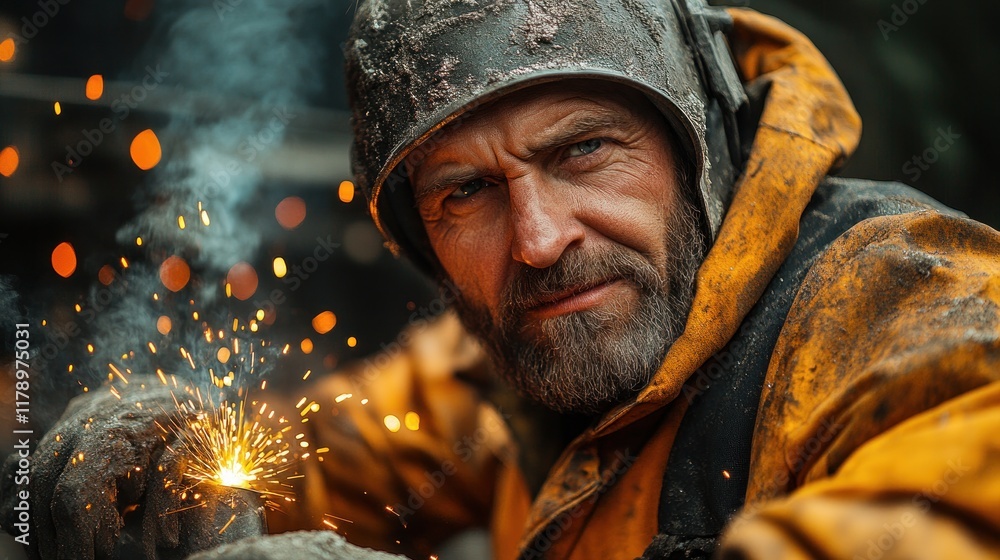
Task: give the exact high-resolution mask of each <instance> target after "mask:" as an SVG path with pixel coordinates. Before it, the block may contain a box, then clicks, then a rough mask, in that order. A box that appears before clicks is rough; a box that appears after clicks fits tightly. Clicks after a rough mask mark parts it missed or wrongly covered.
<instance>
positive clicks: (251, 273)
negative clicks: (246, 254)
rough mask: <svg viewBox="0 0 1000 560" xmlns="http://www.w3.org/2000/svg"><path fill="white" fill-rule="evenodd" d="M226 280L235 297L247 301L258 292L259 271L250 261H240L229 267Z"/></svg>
mask: <svg viewBox="0 0 1000 560" xmlns="http://www.w3.org/2000/svg"><path fill="white" fill-rule="evenodd" d="M226 282H227V283H228V284H229V286H230V288H231V289H232V292H233V297H235V298H236V299H238V300H240V301H246V300H248V299H250V298H251V297H253V295H254V294H255V293H256V292H257V271H256V270H254V268H253V266H251V265H250V264H249V263H245V262H238V263H236V264H234V265H233V267H232V268H230V269H229V274H227V275H226Z"/></svg>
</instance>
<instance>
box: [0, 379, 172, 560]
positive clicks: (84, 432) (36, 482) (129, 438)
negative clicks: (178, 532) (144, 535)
mask: <svg viewBox="0 0 1000 560" xmlns="http://www.w3.org/2000/svg"><path fill="white" fill-rule="evenodd" d="M143 382H145V384H144V385H143ZM137 403H139V404H137ZM174 408H175V407H174V401H173V397H172V396H171V394H170V390H169V389H168V388H167V387H165V386H163V385H162V384H160V382H159V381H158V380H156V379H155V378H150V379H143V378H140V377H138V376H137V377H134V378H133V379H132V382H131V383H130V384H129V385H128V386H127V388H126V389H125V390H124V391H122V392H121V398H120V399H119V398H117V397H115V396H114V395H112V394H110V392H104V391H100V392H95V393H90V394H86V395H81V396H79V397H77V398H75V399H73V400H72V401H71V402H70V404H69V406H68V407H67V409H66V412H65V413H63V416H62V418H60V419H59V421H58V422H57V423H56V425H55V427H53V428H52V430H51V431H49V433H47V434H46V435H45V436H44V437H43V438H42V440H41V441H40V442H39V443H38V447H37V449H35V452H34V453H32V455H31V469H30V475H29V476H30V481H29V483H28V490H29V496H30V499H29V503H30V505H31V510H30V511H31V526H32V531H31V538H30V544H29V546H28V554H29V555H30V556H31V557H32V558H58V559H60V560H62V559H83V560H92V559H101V558H113V557H114V556H115V547H116V543H117V542H118V540H119V536H120V533H121V530H122V527H123V525H124V521H123V517H124V515H125V514H126V513H127V512H130V511H133V510H135V509H136V507H135V506H136V505H137V504H139V502H140V499H141V498H142V497H143V495H144V493H145V492H146V490H147V487H148V484H149V481H150V479H151V478H155V479H157V482H158V484H161V485H162V484H163V476H164V473H163V472H160V471H159V470H158V469H157V468H156V465H157V464H158V463H159V461H160V460H161V458H162V455H163V450H164V448H165V440H164V436H165V434H164V432H163V430H162V429H161V428H160V427H158V426H157V424H156V423H157V422H159V423H160V425H161V426H166V425H167V423H168V422H169V418H170V416H171V415H170V413H169V412H170V411H173V410H174ZM18 459H19V457H18V456H17V455H16V454H12V455H11V456H10V457H8V458H7V460H6V462H5V463H4V465H3V470H2V476H0V496H2V501H0V524H2V526H3V528H4V529H5V530H6V531H8V532H12V531H13V530H14V527H13V524H14V523H15V522H16V514H17V512H16V511H14V509H13V508H14V506H15V505H16V504H17V502H18V500H17V494H18V492H19V491H20V490H24V489H25V488H24V487H23V486H21V487H18V486H16V485H15V484H14V472H15V471H16V470H17V463H18ZM164 471H166V469H164ZM153 521H155V522H151V523H150V527H149V530H152V531H154V534H153V537H155V535H156V534H158V533H159V531H160V530H161V529H162V530H164V534H168V533H167V532H166V525H168V524H171V523H174V522H176V521H178V520H177V519H174V518H171V517H170V516H159V517H158V518H157V519H155V520H153ZM144 529H145V527H144Z"/></svg>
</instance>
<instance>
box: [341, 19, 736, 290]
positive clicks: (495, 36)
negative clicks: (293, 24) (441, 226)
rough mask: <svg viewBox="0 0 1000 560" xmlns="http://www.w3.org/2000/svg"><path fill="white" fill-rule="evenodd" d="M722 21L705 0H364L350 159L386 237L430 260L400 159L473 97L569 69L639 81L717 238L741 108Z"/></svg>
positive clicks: (422, 262) (428, 144)
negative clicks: (675, 143) (679, 152)
mask: <svg viewBox="0 0 1000 560" xmlns="http://www.w3.org/2000/svg"><path fill="white" fill-rule="evenodd" d="M729 25H731V20H730V18H729V16H728V14H727V13H726V12H725V11H724V10H723V9H721V8H716V7H710V6H707V5H706V4H705V2H704V0H495V1H490V0H480V1H469V0H370V1H367V2H362V3H361V4H360V5H359V6H358V9H357V12H356V15H355V19H354V23H353V25H352V27H351V32H350V35H349V37H348V40H347V43H346V45H345V56H346V59H347V81H348V88H349V98H350V102H351V108H352V112H353V126H354V144H353V146H352V153H351V158H352V165H353V170H354V174H355V181H356V183H357V185H358V186H359V187H360V188H361V189H362V191H363V192H364V193H365V195H366V197H367V199H368V203H369V210H370V212H371V215H372V218H373V219H374V221H375V224H376V225H377V226H378V228H379V230H380V231H381V232H382V235H383V236H384V237H385V239H386V241H387V245H388V246H389V248H390V249H392V251H393V252H394V253H395V254H397V255H399V254H406V255H407V256H408V257H409V258H410V259H411V260H412V261H413V262H414V263H415V264H416V265H417V266H418V267H419V268H421V269H423V270H424V271H425V272H428V273H430V274H432V275H433V274H435V273H438V272H439V264H438V261H437V258H436V257H435V255H434V253H433V251H432V250H431V248H430V245H429V242H428V239H427V234H426V230H425V229H424V225H423V223H422V221H421V219H420V216H419V214H418V213H417V211H416V208H415V202H414V197H413V192H412V189H411V187H410V182H409V178H408V177H407V171H406V166H405V165H401V162H402V161H403V160H404V159H405V158H407V157H412V158H414V159H416V160H419V157H420V154H421V153H427V151H429V150H430V149H432V148H433V146H434V143H435V138H440V136H436V134H447V131H448V130H451V129H452V128H453V127H454V126H456V125H457V124H458V123H460V122H461V120H462V119H463V118H464V116H467V115H469V114H471V112H472V111H474V110H475V109H476V108H477V107H480V106H482V105H484V104H486V103H489V102H491V101H493V100H496V99H497V98H499V97H500V96H503V95H506V94H508V93H510V92H513V91H515V90H518V89H521V88H525V87H529V86H533V85H536V84H541V83H545V82H551V81H555V80H563V79H567V78H587V79H595V80H603V81H609V82H615V83H619V84H622V85H624V86H628V87H631V88H634V89H636V90H638V91H640V92H642V93H644V94H645V95H646V96H647V97H648V98H649V99H650V101H651V102H652V103H653V104H654V105H655V106H656V107H657V108H658V109H659V110H660V111H661V112H662V113H663V115H664V116H665V117H666V120H667V122H668V123H669V125H670V126H672V127H673V129H674V132H675V133H676V135H677V137H678V138H679V139H680V144H681V146H682V148H683V149H684V150H685V152H686V153H685V154H684V156H685V157H686V158H687V161H689V162H690V169H691V170H692V171H693V178H692V179H691V181H692V184H691V188H693V189H695V190H696V195H695V196H694V198H695V199H696V201H697V202H698V204H699V205H700V207H701V210H702V217H703V220H702V221H703V227H704V229H705V233H706V234H707V235H708V238H709V239H714V237H715V234H716V233H717V231H718V229H719V226H720V224H721V222H722V217H723V213H724V211H725V206H726V204H727V202H728V199H729V195H730V190H731V188H732V184H733V182H734V181H735V178H736V176H737V175H738V174H739V169H740V168H741V166H742V162H741V161H740V154H741V150H740V140H739V137H738V127H737V118H736V115H737V112H738V111H739V110H740V108H741V107H743V106H744V105H745V104H746V101H747V99H746V94H745V92H744V90H743V87H742V84H741V83H740V80H739V77H738V75H737V73H736V70H735V67H734V65H733V61H732V57H731V55H730V53H729V49H728V47H727V45H726V42H725V38H724V32H725V30H726V29H728V26H729ZM449 125H450V126H449ZM446 126H447V127H448V128H447V129H445V130H442V129H443V128H445V127H446Z"/></svg>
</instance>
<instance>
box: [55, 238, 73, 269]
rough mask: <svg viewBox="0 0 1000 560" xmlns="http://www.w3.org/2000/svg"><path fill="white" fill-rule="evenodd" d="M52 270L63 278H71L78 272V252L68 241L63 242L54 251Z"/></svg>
mask: <svg viewBox="0 0 1000 560" xmlns="http://www.w3.org/2000/svg"><path fill="white" fill-rule="evenodd" d="M52 270H55V271H56V274H58V275H59V276H62V277H63V278H69V277H70V276H72V275H73V273H74V272H76V251H75V250H73V246H72V245H70V244H69V242H68V241H63V242H62V243H60V244H59V245H56V248H55V249H53V250H52Z"/></svg>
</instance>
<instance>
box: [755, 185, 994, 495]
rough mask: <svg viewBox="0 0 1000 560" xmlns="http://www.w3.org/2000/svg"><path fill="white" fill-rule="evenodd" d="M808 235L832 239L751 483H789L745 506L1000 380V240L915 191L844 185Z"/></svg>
mask: <svg viewBox="0 0 1000 560" xmlns="http://www.w3.org/2000/svg"><path fill="white" fill-rule="evenodd" d="M831 224H839V225H838V226H837V227H834V226H832V225H831ZM844 226H847V227H846V230H844V231H842V233H839V234H836V230H843V229H844ZM802 228H803V232H802V235H803V236H806V237H808V236H810V235H812V236H820V237H822V236H824V235H826V234H829V235H833V234H836V237H835V238H834V239H833V240H832V241H831V242H830V243H829V244H826V245H825V247H823V249H822V250H820V251H819V252H818V253H817V254H816V255H815V262H814V263H812V264H811V266H810V267H809V270H808V273H807V274H806V275H805V278H804V279H803V281H802V283H801V285H800V286H799V288H798V291H797V293H796V296H795V299H794V302H793V304H792V307H791V309H790V311H789V313H788V316H787V318H786V320H785V322H784V325H783V326H782V329H781V333H780V336H779V339H778V342H777V344H776V345H775V349H774V352H773V354H772V356H771V360H770V364H769V366H768V373H767V383H766V385H765V387H766V388H765V390H764V392H763V394H762V399H761V405H760V410H759V414H758V419H757V429H756V431H757V433H756V436H755V443H754V451H753V459H752V461H753V464H754V469H755V470H757V472H758V474H759V473H768V472H769V473H775V472H778V473H784V475H785V476H784V477H780V478H779V480H783V481H787V483H786V484H781V485H773V484H772V485H771V486H770V487H766V485H762V484H761V483H760V482H759V479H758V482H757V483H756V484H754V483H752V484H751V489H750V491H749V492H748V498H749V499H751V500H756V499H763V498H766V497H770V496H774V495H778V494H782V493H784V492H786V491H788V490H790V489H791V488H793V487H794V486H796V485H798V484H801V483H804V482H805V481H807V480H810V479H814V478H819V477H824V476H827V475H828V474H830V473H832V472H834V471H835V470H836V469H837V468H839V466H840V464H842V462H843V461H844V460H846V458H847V457H848V456H849V455H850V454H851V453H852V452H853V451H854V450H855V449H856V448H857V447H858V446H860V445H862V444H863V443H864V442H865V441H867V440H869V439H871V438H872V437H875V436H876V435H878V434H879V433H882V432H884V431H885V430H887V429H889V428H891V427H892V426H894V425H896V424H898V423H900V422H902V421H904V420H906V419H907V418H910V417H912V416H914V415H916V414H919V413H920V412H923V411H924V410H927V409H929V408H931V407H933V406H936V405H938V404H940V403H942V402H945V401H946V400H948V399H951V398H954V397H955V396H957V395H960V394H962V393H964V392H967V391H970V390H973V389H975V388H977V387H980V386H982V385H984V384H986V383H989V382H992V381H994V380H996V379H997V378H1000V371H998V370H997V367H996V365H997V363H998V362H1000V233H998V232H997V231H995V230H993V229H992V228H990V227H988V226H986V225H984V224H980V223H978V222H975V221H973V220H970V219H968V218H966V217H964V216H963V215H962V214H960V213H958V212H955V211H953V210H950V209H947V208H945V207H943V206H942V205H940V204H939V203H937V202H935V201H933V200H932V199H930V198H928V197H926V196H924V195H922V194H920V193H919V192H917V191H915V190H913V189H911V188H909V187H905V186H903V185H898V184H892V183H874V182H867V181H845V180H838V179H833V180H828V181H826V182H825V183H824V185H823V186H822V187H821V188H820V189H819V190H818V192H817V196H816V197H815V198H814V199H813V201H812V203H811V204H810V209H809V210H808V211H807V212H806V215H805V216H804V217H803V222H802ZM765 476H766V475H765ZM764 480H767V478H765V479H764ZM771 480H773V475H771Z"/></svg>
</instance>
